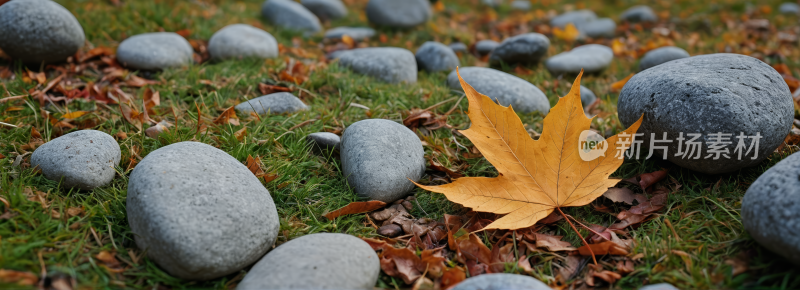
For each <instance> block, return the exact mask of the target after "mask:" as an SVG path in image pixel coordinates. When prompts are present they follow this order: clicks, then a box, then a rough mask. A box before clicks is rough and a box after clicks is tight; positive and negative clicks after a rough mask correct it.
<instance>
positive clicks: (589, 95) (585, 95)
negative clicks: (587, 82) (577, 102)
mask: <svg viewBox="0 0 800 290" xmlns="http://www.w3.org/2000/svg"><path fill="white" fill-rule="evenodd" d="M595 101H597V96H595V95H594V92H592V90H590V89H589V88H587V87H584V86H581V104H583V109H584V110H585V109H586V108H587V107H589V106H591V105H592V104H594V102H595Z"/></svg>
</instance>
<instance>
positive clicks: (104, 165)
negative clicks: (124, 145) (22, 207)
mask: <svg viewBox="0 0 800 290" xmlns="http://www.w3.org/2000/svg"><path fill="white" fill-rule="evenodd" d="M121 156H122V153H121V152H120V150H119V144H117V141H116V140H114V137H111V135H108V134H106V133H103V132H100V131H95V130H81V131H76V132H72V133H69V134H66V135H64V136H61V137H58V138H55V139H53V140H50V142H47V143H44V144H43V145H42V146H39V148H36V151H33V154H32V155H31V168H34V167H39V169H41V170H42V174H44V177H46V178H47V179H50V180H55V181H58V182H60V183H61V186H62V187H65V188H78V189H85V190H91V189H94V188H97V187H101V186H106V185H108V184H109V183H111V180H113V179H114V175H116V171H114V166H117V165H119V160H120V158H121Z"/></svg>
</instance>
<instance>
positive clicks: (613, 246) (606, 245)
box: [578, 241, 629, 256]
mask: <svg viewBox="0 0 800 290" xmlns="http://www.w3.org/2000/svg"><path fill="white" fill-rule="evenodd" d="M589 247H591V249H592V251H591V252H594V254H595V255H618V256H624V255H627V254H629V252H628V250H627V249H625V248H624V247H622V246H620V245H619V244H617V243H614V242H612V241H606V242H602V243H599V244H588V245H585V246H582V247H580V248H578V252H579V253H581V255H584V256H591V255H592V254H591V252H590V251H589Z"/></svg>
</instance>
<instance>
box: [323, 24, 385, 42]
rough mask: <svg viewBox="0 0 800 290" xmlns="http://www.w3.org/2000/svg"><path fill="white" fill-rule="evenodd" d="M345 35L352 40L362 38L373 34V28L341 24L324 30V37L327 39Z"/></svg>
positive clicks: (339, 37)
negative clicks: (341, 25)
mask: <svg viewBox="0 0 800 290" xmlns="http://www.w3.org/2000/svg"><path fill="white" fill-rule="evenodd" d="M345 35H347V36H350V38H352V39H353V40H363V39H367V38H370V37H373V36H375V29H372V28H369V27H346V26H343V27H336V28H333V29H330V30H328V31H325V38H327V39H341V38H342V37H343V36H345Z"/></svg>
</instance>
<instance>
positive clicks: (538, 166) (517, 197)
mask: <svg viewBox="0 0 800 290" xmlns="http://www.w3.org/2000/svg"><path fill="white" fill-rule="evenodd" d="M582 74H583V73H582V72H581V74H580V75H578V77H577V79H575V83H574V84H573V85H572V89H571V90H570V92H569V94H567V95H566V96H564V97H563V98H561V99H560V100H559V101H558V103H557V104H556V105H555V106H554V107H553V108H552V109H551V110H550V113H548V115H547V116H546V117H545V118H544V128H543V131H542V135H541V137H540V138H539V140H533V139H531V137H530V136H529V135H528V133H527V132H526V131H525V128H524V127H523V124H522V121H521V120H520V119H519V117H518V116H517V115H516V114H515V113H514V110H513V108H511V107H510V106H509V107H503V106H500V105H498V104H495V102H494V101H493V100H492V99H491V98H489V97H487V96H485V95H483V94H480V93H478V92H477V91H475V89H473V88H472V86H470V85H469V84H467V83H466V82H465V81H464V80H463V79H462V78H461V74H460V73H459V74H458V79H459V81H460V82H461V87H462V88H463V89H464V92H466V95H467V98H468V99H469V112H468V113H467V114H468V116H469V119H470V121H471V122H472V125H471V126H470V128H469V129H467V130H463V131H460V132H461V133H462V134H464V135H465V136H467V138H469V139H470V140H471V141H472V143H473V144H474V145H475V146H476V147H477V148H478V150H480V152H481V153H482V154H483V156H484V157H486V160H488V161H489V162H491V163H492V165H494V167H495V168H496V169H497V171H498V172H499V174H498V176H497V177H495V178H489V177H462V178H459V179H456V180H455V181H454V182H452V183H449V184H445V185H440V186H425V185H420V184H417V186H419V187H421V188H423V189H426V190H429V191H433V192H438V193H443V194H444V195H445V196H446V197H447V199H449V200H451V201H453V202H456V203H459V204H461V205H463V206H466V207H471V208H472V209H473V210H475V211H482V212H491V213H496V214H506V215H505V216H504V217H502V218H500V219H498V220H496V221H494V222H493V223H491V224H489V225H488V226H486V229H520V228H526V227H530V226H532V225H533V224H535V223H536V222H537V221H539V220H540V219H542V218H544V217H546V216H547V215H549V214H550V213H552V212H553V211H554V210H555V209H557V208H561V207H569V206H583V205H586V204H588V203H590V202H592V201H593V200H595V199H596V198H597V197H599V196H600V195H602V194H603V193H604V192H605V191H606V190H607V189H608V188H609V187H612V186H614V185H615V184H617V182H618V181H619V180H618V179H614V178H609V176H610V175H611V173H613V172H614V171H615V170H617V168H619V166H620V165H622V162H623V159H622V158H621V157H617V156H616V154H615V153H617V150H618V149H619V150H621V151H620V152H619V153H620V154H621V153H622V152H624V151H625V150H626V149H627V148H628V147H629V146H627V145H626V146H623V145H624V142H621V143H623V144H617V139H618V138H619V137H620V135H622V134H629V135H628V136H632V135H633V134H635V133H636V130H638V129H639V125H640V124H641V123H642V118H639V121H637V122H636V123H634V124H633V125H631V127H630V128H628V129H627V130H625V132H624V133H620V134H618V135H615V136H612V137H611V138H608V139H606V140H605V141H606V143H604V144H605V145H606V146H605V147H606V148H605V151H604V155H602V156H600V155H598V156H596V157H595V158H596V159H593V160H591V161H584V160H583V159H582V158H581V155H580V153H579V150H580V148H579V143H580V141H581V140H580V138H581V135H582V133H583V132H584V131H586V130H589V126H590V124H591V119H589V118H587V117H586V115H585V114H584V112H583V107H582V106H581V96H580V80H581V75H582ZM627 138H630V137H627ZM627 144H630V142H628V143H627ZM615 145H617V146H615ZM597 148H600V147H597Z"/></svg>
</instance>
